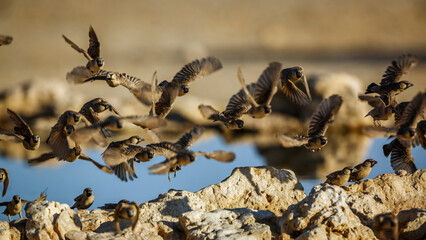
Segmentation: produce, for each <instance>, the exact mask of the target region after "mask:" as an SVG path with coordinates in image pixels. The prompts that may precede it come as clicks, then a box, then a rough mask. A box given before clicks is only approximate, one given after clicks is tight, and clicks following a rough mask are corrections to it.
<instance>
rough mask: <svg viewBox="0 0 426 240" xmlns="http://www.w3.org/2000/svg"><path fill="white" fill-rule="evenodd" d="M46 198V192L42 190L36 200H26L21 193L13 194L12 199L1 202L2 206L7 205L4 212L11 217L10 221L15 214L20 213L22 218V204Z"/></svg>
mask: <svg viewBox="0 0 426 240" xmlns="http://www.w3.org/2000/svg"><path fill="white" fill-rule="evenodd" d="M44 200H46V193H45V192H42V193H41V194H40V196H39V197H38V198H36V199H35V200H34V201H26V200H23V199H21V197H20V196H19V195H15V196H13V198H12V201H10V202H2V203H0V206H6V209H5V210H4V212H3V214H4V215H6V216H7V217H8V218H9V222H10V216H15V215H17V214H19V217H20V218H22V206H23V205H24V204H27V203H29V202H36V201H44Z"/></svg>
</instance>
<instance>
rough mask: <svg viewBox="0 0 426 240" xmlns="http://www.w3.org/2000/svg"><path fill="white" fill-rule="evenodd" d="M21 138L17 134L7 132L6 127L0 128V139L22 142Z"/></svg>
mask: <svg viewBox="0 0 426 240" xmlns="http://www.w3.org/2000/svg"><path fill="white" fill-rule="evenodd" d="M22 140H23V137H22V136H17V135H16V134H14V133H12V132H9V131H7V130H6V129H3V128H0V141H8V142H22Z"/></svg>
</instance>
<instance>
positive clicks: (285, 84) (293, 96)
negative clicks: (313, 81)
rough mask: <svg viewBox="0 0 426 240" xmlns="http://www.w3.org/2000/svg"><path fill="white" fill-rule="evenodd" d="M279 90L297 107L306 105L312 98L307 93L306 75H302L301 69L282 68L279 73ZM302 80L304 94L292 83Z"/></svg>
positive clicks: (308, 92)
mask: <svg viewBox="0 0 426 240" xmlns="http://www.w3.org/2000/svg"><path fill="white" fill-rule="evenodd" d="M280 79H281V90H282V91H283V93H284V94H285V95H286V96H287V97H288V98H290V100H291V101H292V102H294V103H296V104H299V105H306V104H308V103H309V102H310V101H311V99H312V97H311V93H310V91H309V86H308V81H307V80H306V75H305V74H304V73H303V68H302V67H291V68H284V69H283V70H281V73H280ZM299 80H302V82H303V84H304V87H305V91H306V94H305V93H304V92H303V91H302V90H300V89H299V88H298V87H297V86H296V85H295V84H294V83H295V82H297V81H299Z"/></svg>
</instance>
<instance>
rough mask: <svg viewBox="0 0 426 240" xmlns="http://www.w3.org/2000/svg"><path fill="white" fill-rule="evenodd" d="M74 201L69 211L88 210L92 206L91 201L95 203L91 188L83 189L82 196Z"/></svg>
mask: <svg viewBox="0 0 426 240" xmlns="http://www.w3.org/2000/svg"><path fill="white" fill-rule="evenodd" d="M74 201H75V203H74V205H72V207H71V209H74V208H77V209H78V210H80V209H88V208H89V207H90V206H92V204H93V201H95V195H93V191H92V189H91V188H85V189H84V190H83V193H82V194H80V195H78V196H77V197H76V198H74Z"/></svg>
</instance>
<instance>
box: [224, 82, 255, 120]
mask: <svg viewBox="0 0 426 240" xmlns="http://www.w3.org/2000/svg"><path fill="white" fill-rule="evenodd" d="M250 108H251V104H250V102H249V101H248V99H247V95H246V93H245V92H244V90H242V89H241V90H240V91H238V92H237V93H236V94H234V95H232V97H231V99H229V102H228V105H226V109H225V111H223V115H225V116H226V117H229V118H241V117H242V116H243V114H244V113H247V112H248V110H249V109H250Z"/></svg>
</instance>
